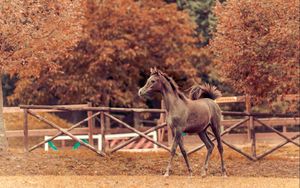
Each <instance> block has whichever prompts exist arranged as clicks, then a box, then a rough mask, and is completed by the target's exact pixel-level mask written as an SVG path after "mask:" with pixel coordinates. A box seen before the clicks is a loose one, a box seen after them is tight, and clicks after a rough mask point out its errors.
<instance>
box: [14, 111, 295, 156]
mask: <svg viewBox="0 0 300 188" xmlns="http://www.w3.org/2000/svg"><path fill="white" fill-rule="evenodd" d="M20 108H21V109H22V110H23V111H24V116H25V118H24V130H23V134H24V147H25V150H26V151H32V150H34V149H36V148H38V147H40V146H42V145H43V144H45V143H46V142H48V141H51V140H53V139H54V138H55V137H57V136H60V135H62V134H66V135H68V136H70V137H71V138H72V139H73V140H76V141H78V142H80V141H81V140H79V139H77V138H76V137H75V136H74V134H77V133H83V132H84V133H87V134H88V135H89V137H90V139H89V141H90V142H89V144H86V143H84V142H82V141H81V142H80V143H81V144H83V145H84V146H86V147H87V148H89V149H91V150H92V151H94V152H96V153H97V154H99V155H101V156H105V155H106V153H108V152H110V153H113V152H115V151H118V150H120V149H122V148H124V147H125V146H127V145H128V144H130V143H132V142H134V141H136V140H137V139H139V138H144V139H146V140H148V141H150V142H152V143H153V144H156V145H157V146H159V147H161V148H163V149H165V150H167V151H168V152H170V148H169V147H168V146H166V145H164V144H163V143H162V142H161V141H162V139H161V136H159V138H160V139H159V140H158V141H155V140H153V139H152V138H150V137H149V136H147V134H149V133H150V132H153V131H158V132H159V133H160V134H162V133H163V132H164V131H161V130H165V127H166V123H165V115H164V114H165V112H166V111H165V110H164V109H142V108H111V107H91V105H85V106H49V105H21V106H20ZM34 110H42V111H43V110H55V111H64V112H66V111H69V112H73V111H84V112H87V114H88V117H87V118H85V119H83V120H82V121H80V122H78V123H76V124H74V125H73V126H71V127H70V128H68V129H63V128H61V127H60V126H59V125H57V124H55V123H53V122H50V121H49V120H47V119H46V118H44V117H42V116H41V115H38V114H37V113H36V111H34ZM113 112H134V113H148V112H150V113H160V114H161V115H163V116H162V117H164V118H162V119H160V123H161V124H160V125H158V126H155V127H152V128H150V129H144V130H141V129H137V128H135V127H132V126H130V125H129V124H127V123H126V122H124V121H122V120H120V119H119V118H117V117H115V116H114V115H112V114H111V113H113ZM222 114H223V116H232V117H245V118H244V119H235V120H224V121H223V122H225V121H227V122H230V123H231V126H229V124H227V126H229V128H227V129H225V130H224V131H223V132H222V133H221V136H224V135H226V134H228V133H229V132H231V131H232V130H234V129H236V128H237V127H242V126H245V125H247V128H248V131H249V134H250V141H251V153H246V152H244V151H242V150H241V149H239V148H238V147H236V146H234V145H233V144H231V143H228V142H227V141H225V140H224V139H222V142H223V143H224V144H225V145H227V146H228V147H229V148H231V149H233V150H235V151H236V152H238V153H240V154H241V155H243V156H245V157H247V158H248V159H250V160H253V161H255V160H259V159H261V158H263V157H265V156H267V155H268V154H270V153H272V152H274V151H276V150H277V149H279V148H281V147H282V146H284V145H285V144H287V143H292V144H294V145H295V146H297V147H300V146H299V143H298V142H296V141H295V140H296V139H297V138H299V136H300V135H299V134H296V135H293V136H292V137H291V138H289V137H287V136H286V135H284V134H283V133H281V132H279V131H277V130H276V129H274V128H273V127H272V126H270V125H268V122H270V121H273V123H274V121H278V120H279V119H280V117H284V118H289V121H290V122H292V123H294V124H298V125H299V124H300V123H299V114H271V113H250V112H232V111H223V112H222ZM29 115H31V116H33V117H35V118H37V119H39V120H40V121H43V122H45V123H46V124H48V125H50V126H51V127H53V128H55V131H54V130H51V131H50V132H51V135H54V136H52V137H51V138H49V139H47V140H44V141H43V142H40V143H38V144H36V145H35V146H33V147H31V148H29V146H28V137H29V135H39V134H38V132H34V131H31V132H29V130H28V121H27V119H28V116H29ZM274 117H275V119H274ZM106 118H109V119H110V120H111V121H114V122H117V123H118V124H120V125H122V126H123V127H125V128H126V129H128V130H129V131H132V132H135V133H137V134H138V136H136V137H133V138H131V139H129V140H128V141H126V142H124V143H121V144H119V145H118V146H115V147H114V148H112V149H111V150H110V151H106V150H105V148H106V146H105V135H106V134H108V133H111V131H112V130H113V129H111V130H107V127H106V123H105V119H106ZM259 118H261V119H259ZM262 118H263V119H262ZM293 120H294V121H296V122H293ZM94 121H98V122H99V123H100V125H101V127H100V129H95V127H94V124H95V123H94ZM84 122H88V128H78V126H79V125H82V124H83V123H84ZM232 124H233V125H232ZM274 124H275V123H274ZM256 126H264V127H266V128H268V129H269V130H270V131H271V132H273V133H275V134H277V135H278V136H280V137H281V138H283V139H285V141H284V142H282V143H280V144H279V145H277V146H275V147H273V148H271V149H270V150H268V151H266V152H264V153H261V154H258V155H257V154H256V149H257V146H256V134H257V133H256V131H255V127H256ZM50 132H49V133H50ZM96 132H97V133H99V132H100V134H101V135H103V136H102V139H103V140H102V146H101V148H102V151H101V152H100V151H98V150H97V149H96V148H95V147H94V146H93V142H92V135H93V134H95V133H96ZM29 133H30V134H29ZM11 134H13V133H11ZM15 134H17V133H15ZM18 134H20V133H18ZM209 134H210V135H211V136H213V134H212V133H210V132H209ZM170 135H171V134H170V130H169V129H168V140H170V139H171V137H170ZM212 140H213V141H214V140H215V138H212ZM203 147H204V144H202V145H200V146H198V147H196V148H194V149H192V150H191V151H189V152H188V154H192V153H194V152H196V151H198V150H200V149H202V148H203Z"/></svg>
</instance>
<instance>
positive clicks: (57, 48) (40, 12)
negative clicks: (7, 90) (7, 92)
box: [0, 0, 81, 150]
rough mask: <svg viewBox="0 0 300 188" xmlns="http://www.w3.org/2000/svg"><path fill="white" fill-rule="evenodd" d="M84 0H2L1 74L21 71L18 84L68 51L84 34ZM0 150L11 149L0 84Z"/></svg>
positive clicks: (24, 81)
mask: <svg viewBox="0 0 300 188" xmlns="http://www.w3.org/2000/svg"><path fill="white" fill-rule="evenodd" d="M80 7H81V3H80V1H76V2H72V1H70V0H62V1H58V0H54V1H47V0H42V1H38V2H37V1H34V0H29V1H21V0H15V1H7V0H1V2H0V9H1V10H0V71H1V74H0V77H1V78H2V75H3V73H10V74H12V75H13V74H17V75H18V77H19V82H18V85H17V87H20V85H23V84H25V83H27V82H29V81H30V80H32V79H36V78H38V77H39V75H40V71H41V70H42V69H44V68H45V67H47V68H48V69H51V70H55V69H56V68H57V65H56V64H55V62H53V61H52V58H55V57H57V56H59V55H61V54H64V53H65V52H66V49H67V47H68V46H70V45H71V46H72V45H73V44H74V42H75V41H76V38H77V36H79V35H80V31H81V25H80V24H77V22H79V21H80V19H79V18H80ZM0 94H1V96H0V150H6V149H7V141H6V137H5V128H4V124H3V114H2V108H3V98H2V97H3V96H2V87H1V88H0Z"/></svg>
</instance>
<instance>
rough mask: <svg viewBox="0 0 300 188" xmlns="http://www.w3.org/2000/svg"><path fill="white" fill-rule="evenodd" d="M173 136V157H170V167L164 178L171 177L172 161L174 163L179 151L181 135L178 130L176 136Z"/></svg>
mask: <svg viewBox="0 0 300 188" xmlns="http://www.w3.org/2000/svg"><path fill="white" fill-rule="evenodd" d="M172 131H173V130H172ZM173 136H174V138H173V144H172V147H171V157H170V160H169V163H168V166H167V170H166V173H165V175H164V176H169V175H170V168H171V166H172V161H173V158H174V155H175V153H176V149H177V146H178V143H179V139H180V136H181V133H179V132H178V131H177V130H175V134H173Z"/></svg>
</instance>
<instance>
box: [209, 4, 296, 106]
mask: <svg viewBox="0 0 300 188" xmlns="http://www.w3.org/2000/svg"><path fill="white" fill-rule="evenodd" d="M299 12H300V11H299V0H292V1H289V2H286V1H284V0H273V1H266V0H263V1H261V0H251V1H248V0H242V1H240V0H228V1H226V3H225V4H223V5H221V4H218V5H217V6H216V9H215V13H216V15H217V19H218V24H217V32H216V33H215V34H214V38H213V40H212V42H211V45H210V48H211V50H212V51H213V52H214V54H215V57H216V69H217V70H218V72H219V74H220V76H221V77H222V79H223V80H224V81H226V82H228V83H229V84H230V85H232V86H233V88H234V89H235V90H236V91H237V92H239V93H243V94H249V95H251V96H253V97H254V99H255V101H256V102H262V101H265V100H266V99H267V100H268V101H274V100H275V99H276V98H277V97H278V96H279V95H285V94H293V93H297V92H298V89H299V85H298V84H299V80H298V79H299V48H300V42H299V18H300V17H299Z"/></svg>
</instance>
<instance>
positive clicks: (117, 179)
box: [0, 145, 300, 188]
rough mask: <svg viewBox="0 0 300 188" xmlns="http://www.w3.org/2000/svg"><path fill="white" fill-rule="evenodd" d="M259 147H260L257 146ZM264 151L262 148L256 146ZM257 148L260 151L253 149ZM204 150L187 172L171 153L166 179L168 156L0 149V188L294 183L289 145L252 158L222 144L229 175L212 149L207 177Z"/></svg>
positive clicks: (295, 158)
mask: <svg viewBox="0 0 300 188" xmlns="http://www.w3.org/2000/svg"><path fill="white" fill-rule="evenodd" d="M260 148H261V147H260ZM262 149H267V148H262ZM259 152H260V151H259ZM205 154H206V151H205V150H201V151H200V152H197V153H195V154H192V155H191V156H190V163H191V166H192V170H193V173H194V176H193V177H189V176H188V172H187V169H186V167H185V164H184V162H183V158H182V157H179V156H176V157H175V160H174V163H173V167H172V171H171V172H172V173H171V176H170V177H167V178H164V177H163V176H162V175H163V173H164V172H165V168H166V166H167V163H168V160H169V154H168V153H167V152H164V151H158V152H149V153H145V152H139V153H137V152H135V153H132V152H118V153H115V154H112V155H110V156H108V157H99V156H97V155H96V154H95V153H93V152H91V151H89V150H86V149H84V148H82V147H80V148H79V149H78V150H75V151H74V150H71V149H68V148H66V149H64V150H59V151H50V152H44V151H43V150H42V149H39V150H36V151H33V152H31V153H28V154H24V153H23V151H22V150H21V149H13V150H10V151H9V153H0V159H1V163H0V184H1V187H3V186H4V187H8V188H9V187H21V186H22V187H47V188H49V187H222V188H224V187H230V188H233V187H268V188H269V187H299V177H300V174H299V169H300V162H299V148H297V147H295V146H292V145H289V146H285V147H283V148H282V149H280V150H278V151H276V152H275V153H273V154H272V155H270V156H268V157H266V158H265V159H263V160H261V161H257V162H252V161H249V160H248V159H246V158H244V157H242V156H240V155H239V154H237V153H236V152H234V151H232V150H230V149H228V148H225V163H226V167H227V172H228V175H229V177H228V178H223V177H221V173H220V161H219V160H220V159H219V155H218V153H217V150H214V153H213V155H212V159H211V162H210V168H209V172H208V176H207V177H205V178H202V177H201V176H200V170H201V167H202V165H203V162H204V159H205Z"/></svg>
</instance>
